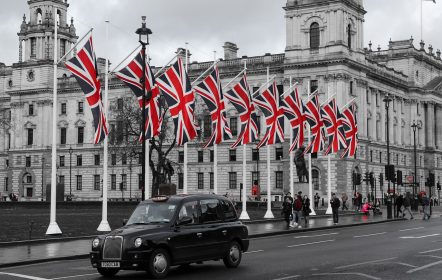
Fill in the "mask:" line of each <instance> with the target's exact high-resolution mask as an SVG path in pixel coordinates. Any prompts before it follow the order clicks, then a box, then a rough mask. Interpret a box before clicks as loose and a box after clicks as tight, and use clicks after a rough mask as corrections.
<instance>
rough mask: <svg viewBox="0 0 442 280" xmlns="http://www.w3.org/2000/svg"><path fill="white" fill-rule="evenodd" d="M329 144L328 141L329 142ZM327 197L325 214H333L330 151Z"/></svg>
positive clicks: (329, 156)
mask: <svg viewBox="0 0 442 280" xmlns="http://www.w3.org/2000/svg"><path fill="white" fill-rule="evenodd" d="M329 98H330V91H328V90H327V99H329ZM329 145H330V143H329ZM327 198H328V202H327V204H328V206H327V211H326V212H325V214H333V210H332V208H331V204H330V200H331V155H330V153H329V154H328V155H327Z"/></svg>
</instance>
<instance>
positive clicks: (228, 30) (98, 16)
mask: <svg viewBox="0 0 442 280" xmlns="http://www.w3.org/2000/svg"><path fill="white" fill-rule="evenodd" d="M0 1H1V2H2V9H0V18H1V19H2V21H1V24H0V38H1V40H0V50H1V51H0V62H4V63H6V64H7V65H10V64H12V63H14V62H17V61H18V37H17V32H18V31H19V29H20V24H21V21H22V16H23V14H24V13H25V14H26V16H27V18H28V20H29V10H28V6H27V1H26V0H0ZM420 1H421V0H364V6H365V10H366V11H367V14H366V15H365V30H364V34H365V46H367V45H368V42H369V40H371V41H372V42H373V48H374V49H375V48H377V46H378V45H381V47H382V48H383V49H385V48H386V46H387V45H388V41H389V39H390V38H391V39H392V40H402V39H408V38H410V36H413V37H414V38H415V39H416V40H415V45H417V43H418V40H419V39H420ZM439 1H440V2H439ZM68 2H69V3H70V7H69V12H68V16H69V19H70V17H71V16H72V17H74V24H75V26H76V28H77V35H78V36H80V37H81V36H82V35H83V34H84V33H85V32H86V31H87V30H88V29H89V28H90V27H94V44H95V51H96V53H97V56H100V57H103V56H105V55H106V52H107V51H109V52H110V53H109V54H108V55H109V57H110V59H111V62H113V63H114V64H115V63H118V62H119V61H120V60H121V59H123V58H124V57H125V56H126V55H127V54H128V53H129V52H130V51H132V50H133V49H134V48H135V47H136V45H137V39H138V38H137V35H135V34H134V32H135V30H136V29H137V28H138V27H139V26H140V25H141V16H142V15H146V16H147V20H148V27H150V28H151V29H152V31H153V33H154V34H153V35H152V36H151V38H150V42H151V52H150V54H151V57H152V64H153V65H162V64H163V63H166V62H167V61H168V60H169V58H171V57H172V56H173V54H174V52H175V51H176V49H177V48H178V47H184V42H189V48H190V51H191V53H192V54H193V55H192V58H191V60H192V61H194V60H197V61H207V60H212V59H213V51H217V54H218V57H222V55H223V49H222V45H223V44H224V42H225V41H230V42H234V43H236V44H237V45H238V47H239V48H240V50H239V55H240V56H242V55H247V56H256V55H263V54H265V53H267V52H270V53H282V52H284V48H285V19H284V10H283V9H282V7H283V6H284V5H285V3H286V0H223V1H215V0H185V1H183V0H160V1H159V0H94V1H90V0H68ZM436 2H438V3H437V4H434V3H432V2H430V1H426V0H425V2H424V5H423V6H424V8H423V11H424V40H425V42H426V43H427V46H426V47H428V44H432V45H433V47H434V49H435V51H436V49H442V36H441V34H442V3H441V2H442V1H441V0H438V1H436ZM106 19H109V20H110V21H111V25H110V34H111V41H110V42H109V46H108V47H106V42H105V28H106V27H105V26H106V25H105V23H104V21H105V20H106Z"/></svg>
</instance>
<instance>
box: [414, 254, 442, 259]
mask: <svg viewBox="0 0 442 280" xmlns="http://www.w3.org/2000/svg"><path fill="white" fill-rule="evenodd" d="M418 257H430V258H435V259H442V257H441V256H434V255H418Z"/></svg>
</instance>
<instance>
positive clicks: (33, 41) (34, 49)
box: [31, 38, 37, 58]
mask: <svg viewBox="0 0 442 280" xmlns="http://www.w3.org/2000/svg"><path fill="white" fill-rule="evenodd" d="M36 56H37V38H31V58H36Z"/></svg>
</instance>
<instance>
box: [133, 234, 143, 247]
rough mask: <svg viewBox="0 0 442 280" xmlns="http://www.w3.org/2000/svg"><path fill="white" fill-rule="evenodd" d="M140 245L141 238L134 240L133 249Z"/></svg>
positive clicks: (141, 242)
mask: <svg viewBox="0 0 442 280" xmlns="http://www.w3.org/2000/svg"><path fill="white" fill-rule="evenodd" d="M141 244H143V240H142V239H141V238H139V237H138V238H137V239H135V241H134V245H135V248H138V247H140V246H141Z"/></svg>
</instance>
